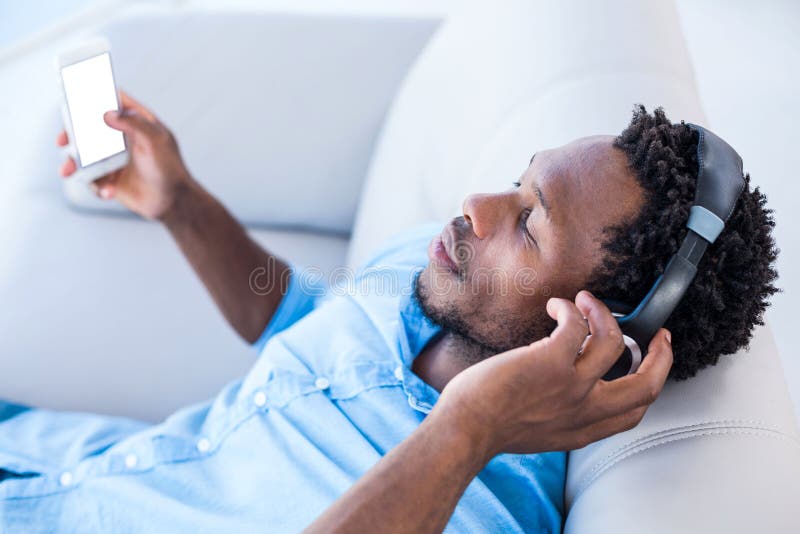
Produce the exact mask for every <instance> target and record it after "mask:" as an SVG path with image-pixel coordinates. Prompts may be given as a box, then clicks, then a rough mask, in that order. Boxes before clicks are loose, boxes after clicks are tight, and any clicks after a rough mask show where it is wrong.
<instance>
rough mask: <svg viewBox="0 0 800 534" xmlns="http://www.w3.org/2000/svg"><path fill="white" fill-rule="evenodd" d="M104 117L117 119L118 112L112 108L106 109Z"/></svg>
mask: <svg viewBox="0 0 800 534" xmlns="http://www.w3.org/2000/svg"><path fill="white" fill-rule="evenodd" d="M106 118H107V119H118V118H119V112H118V111H116V110H113V109H112V110H111V111H106Z"/></svg>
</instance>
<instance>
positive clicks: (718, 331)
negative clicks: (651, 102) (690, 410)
mask: <svg viewBox="0 0 800 534" xmlns="http://www.w3.org/2000/svg"><path fill="white" fill-rule="evenodd" d="M698 137H699V134H698V133H697V132H696V131H694V130H692V129H691V128H690V127H689V126H687V125H686V124H685V123H684V122H683V121H681V123H680V124H673V123H671V122H670V121H669V119H668V118H667V116H666V114H665V113H664V111H663V109H661V108H657V109H656V110H655V112H654V113H653V114H650V113H648V112H647V110H646V109H645V107H644V106H642V105H638V106H636V107H635V108H634V111H633V118H632V120H631V122H630V124H629V125H628V127H627V128H626V129H625V130H624V131H623V132H622V133H621V134H620V135H619V136H618V137H617V138H616V139H615V141H614V146H615V147H617V148H619V149H621V150H622V151H624V152H625V154H626V155H627V158H628V162H629V164H630V167H631V169H632V170H633V171H634V172H635V174H636V177H637V179H638V183H639V184H640V185H641V186H642V188H643V189H644V194H645V202H644V207H643V208H642V211H641V212H640V213H639V214H638V216H636V217H635V218H634V219H633V220H629V221H626V222H625V223H623V224H621V225H619V226H615V227H612V228H608V229H606V234H605V241H604V243H603V249H604V251H605V252H606V254H605V256H604V257H605V259H604V261H603V263H602V264H601V265H600V267H599V268H598V269H597V270H596V271H595V273H594V274H593V275H592V276H591V277H590V280H591V282H590V284H589V290H590V291H592V293H594V294H595V295H597V296H598V297H601V298H608V299H614V300H618V301H622V302H628V303H631V304H635V303H638V302H639V301H641V299H642V298H644V296H645V295H646V294H647V292H648V290H649V289H650V288H651V286H652V285H653V283H654V282H655V280H656V278H658V276H659V275H660V274H661V273H663V272H664V268H665V267H666V264H667V262H668V261H669V259H670V257H671V256H672V255H673V254H675V253H676V252H677V251H678V248H679V246H680V244H681V242H682V240H683V238H684V236H685V235H686V232H687V230H686V222H687V220H688V218H689V208H690V207H691V205H692V202H693V199H694V192H695V185H696V182H697V170H698V167H697V143H698ZM774 226H775V222H774V220H773V218H772V210H770V209H768V208H767V207H766V197H765V196H764V195H763V194H762V193H761V191H760V190H759V188H758V187H756V188H755V189H753V190H751V189H750V175H749V174H748V175H746V176H745V187H744V190H743V191H742V193H741V195H740V197H739V199H738V201H737V203H736V207H735V208H734V210H733V213H732V214H731V216H730V218H729V220H728V222H727V224H726V225H725V228H724V230H723V231H722V233H721V234H720V235H719V237H718V238H717V240H716V241H715V242H714V243H713V244H712V245H711V246H710V247H709V248H708V250H707V251H706V254H705V256H704V257H703V259H702V260H701V262H700V264H699V266H698V270H697V276H696V278H695V279H694V282H693V283H692V285H691V286H690V287H689V290H688V291H687V292H686V295H685V296H684V298H683V300H682V301H681V303H680V304H679V305H678V307H677V308H676V309H675V311H674V312H673V313H672V315H671V316H670V318H669V320H668V321H667V323H666V325H665V327H666V328H667V329H669V331H670V332H671V333H672V346H673V351H674V363H673V366H672V370H671V371H670V377H671V378H673V379H676V380H684V379H686V378H689V377H692V376H694V375H695V374H697V371H699V370H700V369H702V368H704V367H706V366H708V365H715V364H716V363H717V361H718V360H719V357H720V356H721V355H723V354H732V353H734V352H736V351H737V350H739V349H740V348H742V347H747V346H748V343H749V341H750V338H751V335H752V332H753V329H754V327H755V325H761V324H763V323H764V319H763V316H764V310H765V309H766V308H767V306H768V305H769V302H768V299H769V298H770V296H771V295H773V294H774V293H775V292H777V291H778V289H777V288H776V287H775V285H774V282H775V280H776V278H777V272H776V270H775V267H774V262H775V259H776V258H777V255H778V249H777V248H776V246H775V241H774V239H773V237H772V228H773V227H774Z"/></svg>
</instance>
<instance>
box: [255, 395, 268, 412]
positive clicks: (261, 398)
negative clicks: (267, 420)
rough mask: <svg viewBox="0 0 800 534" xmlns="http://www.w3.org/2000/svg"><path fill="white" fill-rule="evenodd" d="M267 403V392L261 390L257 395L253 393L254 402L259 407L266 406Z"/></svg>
mask: <svg viewBox="0 0 800 534" xmlns="http://www.w3.org/2000/svg"><path fill="white" fill-rule="evenodd" d="M266 403H267V394H266V393H264V392H263V391H259V392H257V393H256V394H255V395H253V404H255V405H256V406H258V407H259V408H261V407H262V406H264V405H265V404H266Z"/></svg>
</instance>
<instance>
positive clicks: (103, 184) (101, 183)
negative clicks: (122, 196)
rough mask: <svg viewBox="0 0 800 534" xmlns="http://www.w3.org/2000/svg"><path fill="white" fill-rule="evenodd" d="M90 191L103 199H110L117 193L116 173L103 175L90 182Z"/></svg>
mask: <svg viewBox="0 0 800 534" xmlns="http://www.w3.org/2000/svg"><path fill="white" fill-rule="evenodd" d="M91 188H92V191H94V194H95V195H97V196H98V197H100V198H102V199H103V200H111V199H112V198H114V197H115V196H116V194H117V175H116V174H111V175H108V176H104V177H103V178H100V179H98V180H95V181H94V182H92V183H91Z"/></svg>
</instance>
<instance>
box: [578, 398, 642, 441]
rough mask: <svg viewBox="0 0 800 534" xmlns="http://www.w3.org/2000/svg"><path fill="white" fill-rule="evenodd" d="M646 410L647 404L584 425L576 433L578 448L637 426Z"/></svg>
mask: <svg viewBox="0 0 800 534" xmlns="http://www.w3.org/2000/svg"><path fill="white" fill-rule="evenodd" d="M646 412H647V406H640V407H638V408H634V409H632V410H629V411H627V412H623V413H620V414H617V415H615V416H613V417H608V418H606V419H602V420H600V421H597V422H595V423H592V424H590V425H586V426H584V427H582V428H581V429H580V430H577V431H576V435H575V442H576V445H577V448H583V447H585V446H587V445H589V444H591V443H594V442H595V441H600V440H601V439H605V438H607V437H609V436H613V435H614V434H619V433H620V432H625V431H628V430H631V429H632V428H635V427H636V426H637V425H638V424H639V423H640V422H641V421H642V418H644V414H645V413H646Z"/></svg>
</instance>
